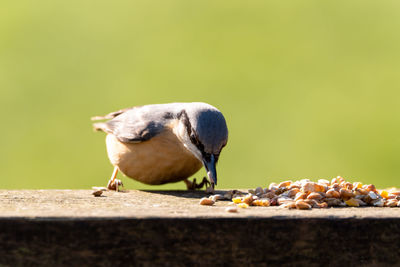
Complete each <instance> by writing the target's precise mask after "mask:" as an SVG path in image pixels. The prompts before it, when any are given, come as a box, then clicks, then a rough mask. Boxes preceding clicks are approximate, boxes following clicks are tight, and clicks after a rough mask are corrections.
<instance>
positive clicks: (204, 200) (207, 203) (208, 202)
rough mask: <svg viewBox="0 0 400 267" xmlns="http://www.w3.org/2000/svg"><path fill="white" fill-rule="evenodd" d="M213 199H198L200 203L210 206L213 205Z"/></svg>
mask: <svg viewBox="0 0 400 267" xmlns="http://www.w3.org/2000/svg"><path fill="white" fill-rule="evenodd" d="M214 203H215V202H214V200H212V199H209V198H206V197H203V198H202V199H200V205H205V206H212V205H214Z"/></svg>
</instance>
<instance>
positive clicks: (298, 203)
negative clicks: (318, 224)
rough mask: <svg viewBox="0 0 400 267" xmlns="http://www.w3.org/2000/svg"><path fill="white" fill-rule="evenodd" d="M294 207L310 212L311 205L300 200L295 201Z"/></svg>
mask: <svg viewBox="0 0 400 267" xmlns="http://www.w3.org/2000/svg"><path fill="white" fill-rule="evenodd" d="M295 205H296V208H297V209H299V210H310V209H311V205H309V204H307V203H306V202H304V201H302V200H297V201H296V204H295Z"/></svg>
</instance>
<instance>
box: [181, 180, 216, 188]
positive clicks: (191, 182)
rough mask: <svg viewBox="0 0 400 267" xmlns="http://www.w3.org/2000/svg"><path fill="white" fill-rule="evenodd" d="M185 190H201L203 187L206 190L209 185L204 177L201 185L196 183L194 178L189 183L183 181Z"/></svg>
mask: <svg viewBox="0 0 400 267" xmlns="http://www.w3.org/2000/svg"><path fill="white" fill-rule="evenodd" d="M184 182H185V184H186V187H187V190H196V189H202V188H203V187H204V186H206V188H209V187H210V185H211V183H210V182H209V181H208V180H207V178H206V177H204V178H203V180H202V181H201V183H199V184H198V183H197V182H196V178H193V181H189V180H188V179H186V180H184Z"/></svg>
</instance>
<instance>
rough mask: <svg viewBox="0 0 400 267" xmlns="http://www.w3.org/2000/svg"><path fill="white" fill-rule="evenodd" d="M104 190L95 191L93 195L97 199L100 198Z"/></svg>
mask: <svg viewBox="0 0 400 267" xmlns="http://www.w3.org/2000/svg"><path fill="white" fill-rule="evenodd" d="M103 192H104V191H103V190H97V191H93V193H92V195H93V196H95V197H99V196H101V195H102V194H103Z"/></svg>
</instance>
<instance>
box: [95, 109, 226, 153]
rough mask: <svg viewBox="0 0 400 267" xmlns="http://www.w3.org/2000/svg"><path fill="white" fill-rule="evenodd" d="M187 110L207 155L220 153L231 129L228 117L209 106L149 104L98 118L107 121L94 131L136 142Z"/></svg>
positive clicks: (158, 131)
mask: <svg viewBox="0 0 400 267" xmlns="http://www.w3.org/2000/svg"><path fill="white" fill-rule="evenodd" d="M182 111H185V112H186V114H187V116H188V119H189V122H190V123H189V124H190V125H191V128H192V129H190V131H192V132H193V133H194V134H195V135H196V138H198V140H199V141H200V143H201V144H202V145H204V152H206V153H214V154H215V153H219V152H220V151H221V149H222V148H223V147H224V146H225V145H226V142H227V139H228V129H227V126H226V122H225V118H224V116H223V115H222V113H221V112H220V111H219V110H218V109H216V108H215V107H213V106H211V105H209V104H206V103H171V104H156V105H146V106H141V107H133V108H128V109H122V110H120V111H116V112H112V113H110V114H108V115H106V116H103V117H95V119H108V118H110V119H111V120H109V121H108V122H104V123H95V124H94V127H95V129H98V130H102V131H104V132H106V133H111V134H113V135H115V136H116V137H117V138H118V139H119V140H120V141H121V142H126V143H137V142H143V141H146V140H149V139H151V138H153V137H154V136H156V135H158V134H159V133H161V132H162V131H163V130H164V128H165V127H166V125H168V124H169V122H170V121H171V120H173V119H179V118H178V117H179V114H180V113H182Z"/></svg>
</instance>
